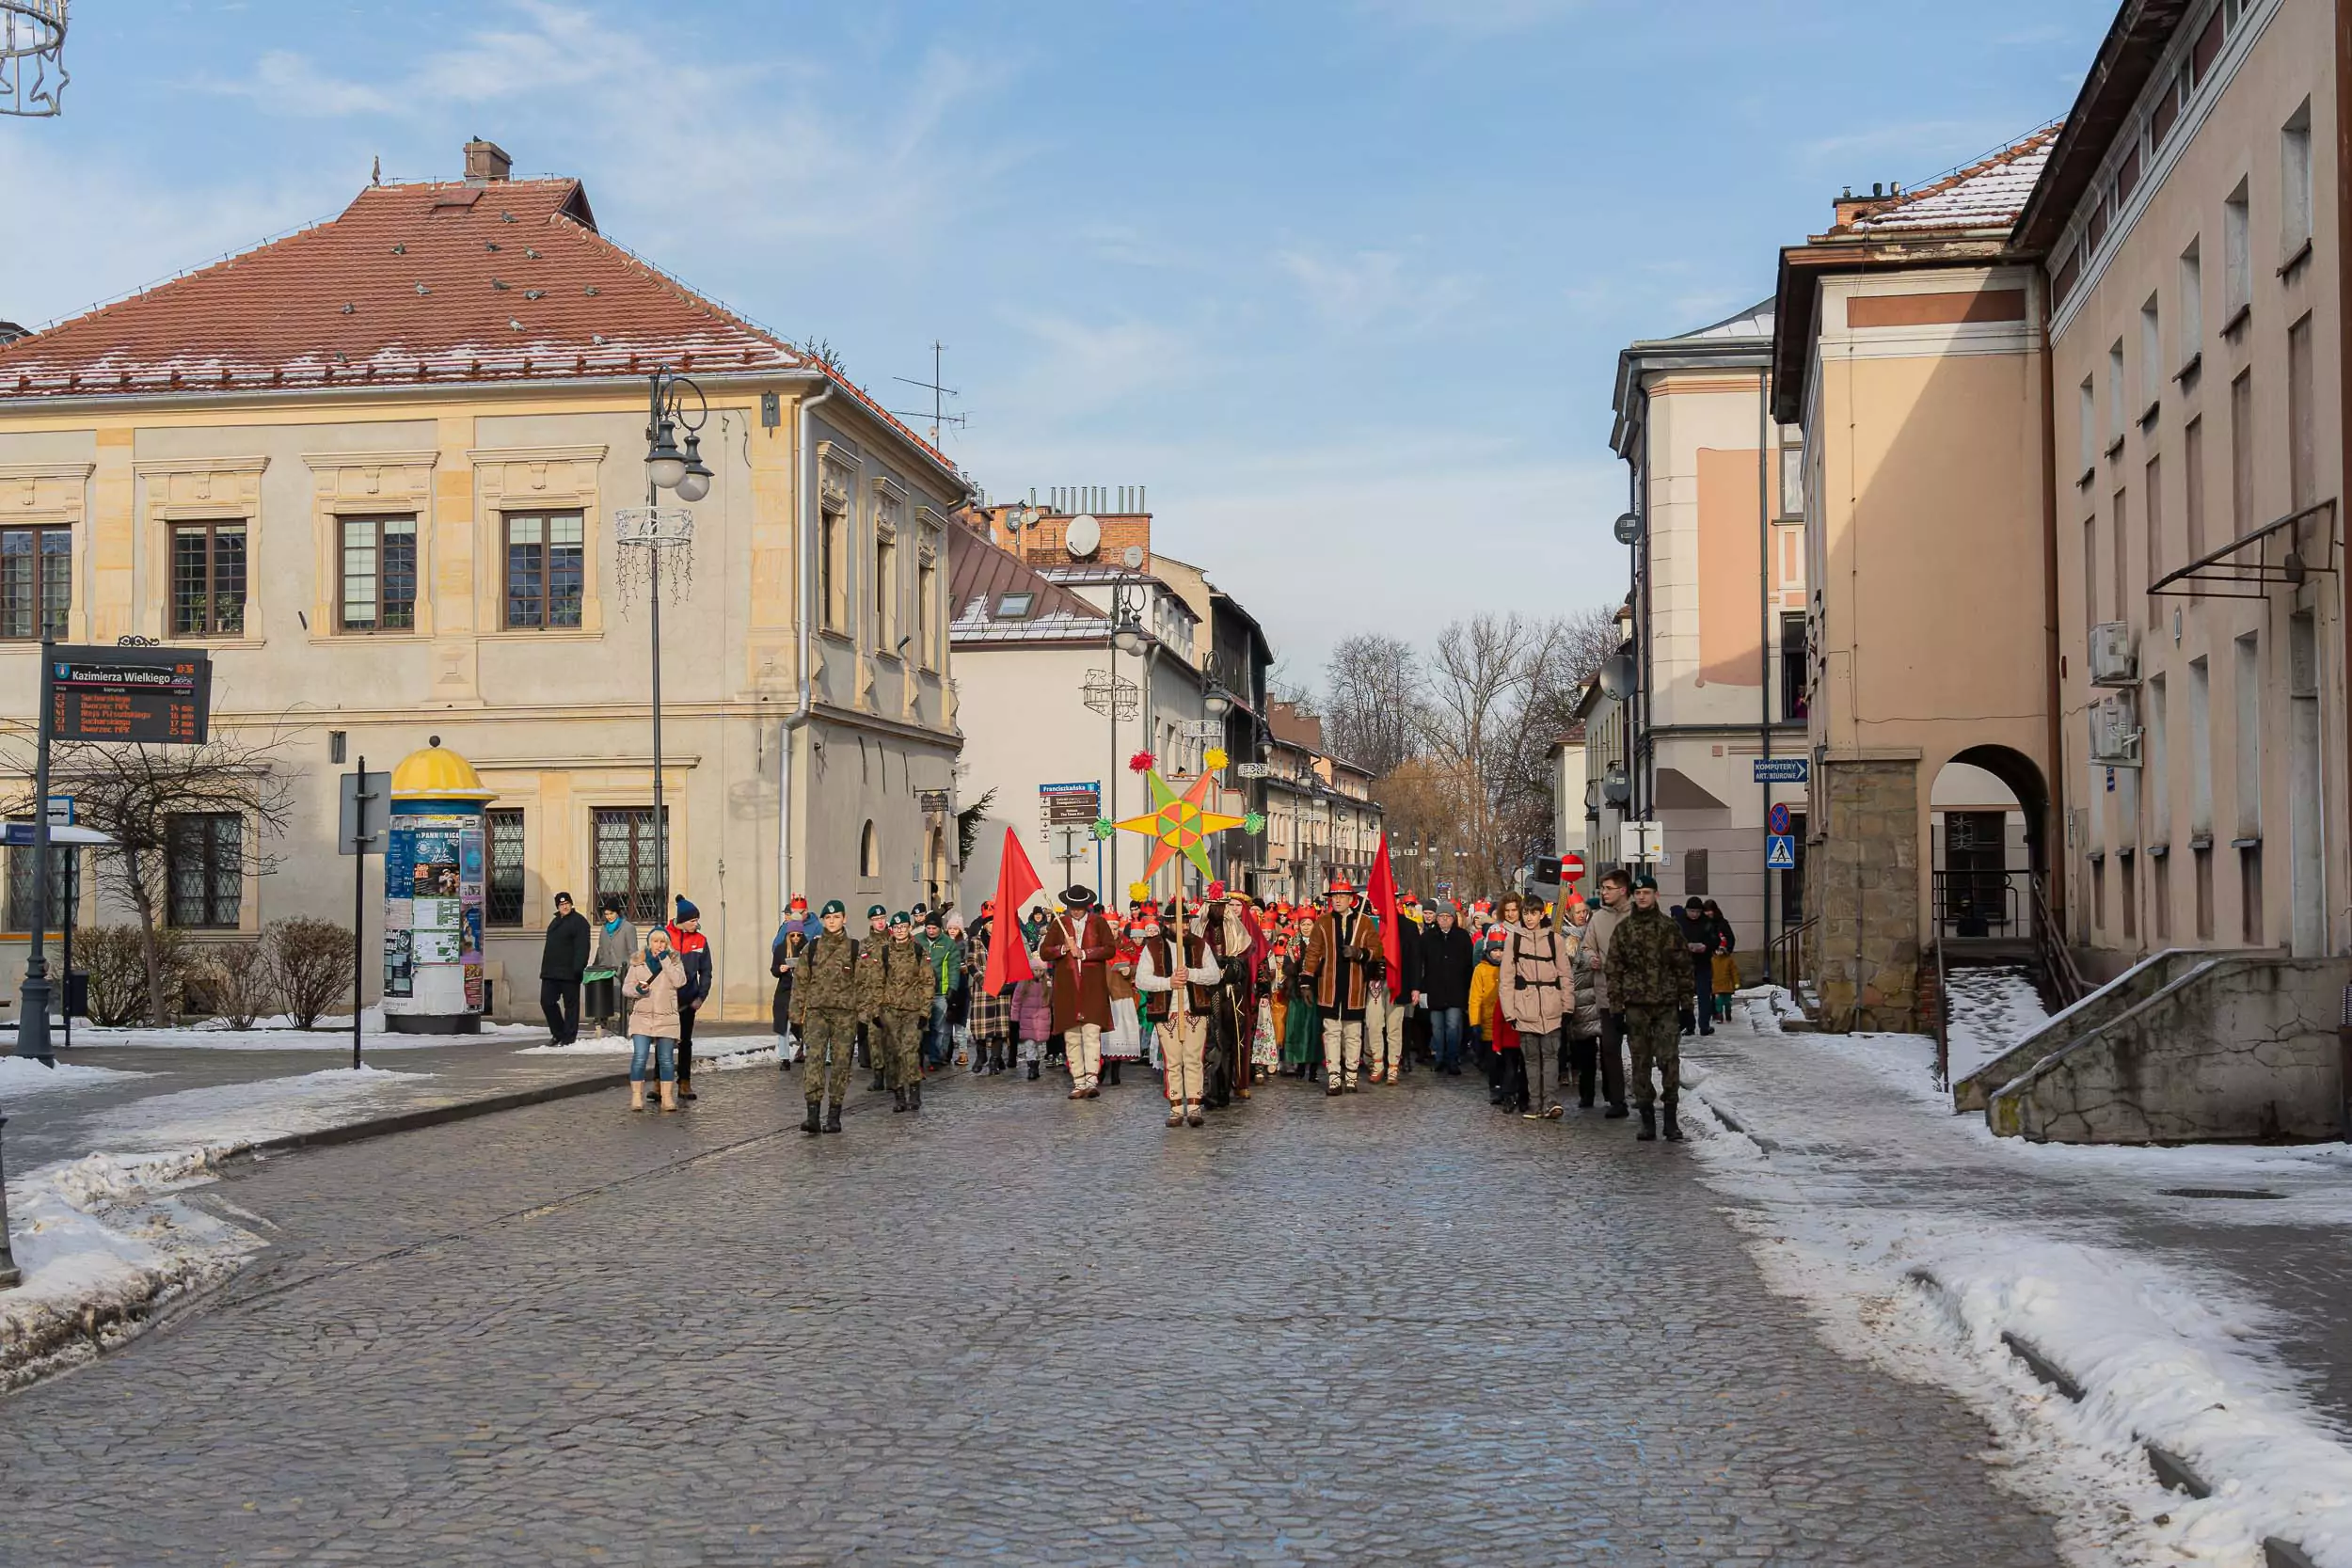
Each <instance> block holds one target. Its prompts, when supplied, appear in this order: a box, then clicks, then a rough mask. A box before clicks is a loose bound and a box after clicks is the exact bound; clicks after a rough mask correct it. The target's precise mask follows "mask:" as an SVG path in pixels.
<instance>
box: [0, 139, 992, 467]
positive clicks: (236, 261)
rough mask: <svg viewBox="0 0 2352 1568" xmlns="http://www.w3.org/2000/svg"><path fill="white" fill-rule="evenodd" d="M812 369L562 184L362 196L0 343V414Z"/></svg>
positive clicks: (475, 185) (439, 186)
mask: <svg viewBox="0 0 2352 1568" xmlns="http://www.w3.org/2000/svg"><path fill="white" fill-rule="evenodd" d="M657 366H667V367H668V368H670V369H672V370H675V371H679V372H685V373H688V374H692V373H695V372H701V373H703V374H706V375H707V374H713V373H718V372H727V371H748V372H760V371H809V370H814V371H818V372H821V373H822V374H824V375H825V376H826V377H828V378H829V379H831V380H832V381H833V382H834V384H835V385H837V386H838V387H839V388H841V389H842V390H843V391H845V392H846V393H848V394H849V395H850V397H851V398H853V399H855V400H856V401H857V402H858V403H859V404H862V405H863V406H864V407H865V408H866V409H867V410H868V411H869V412H870V413H872V414H873V415H874V417H875V418H876V419H878V420H882V422H884V423H886V424H888V425H890V426H891V427H892V428H893V429H894V430H896V431H897V432H898V434H899V435H900V436H903V437H904V438H905V439H906V440H908V441H909V442H911V443H912V444H913V445H914V446H915V447H916V448H917V449H918V450H920V451H924V452H925V453H927V454H929V455H930V457H931V458H932V459H933V460H934V461H936V462H937V463H938V464H939V465H940V466H941V467H943V468H946V469H947V470H948V471H950V472H953V471H954V467H955V466H954V465H953V464H952V463H950V462H948V461H947V459H946V457H945V456H944V455H942V454H941V453H939V452H938V451H936V450H935V449H933V448H932V447H931V446H930V444H929V443H928V442H926V441H924V440H922V439H921V438H920V437H919V436H915V435H914V432H913V431H911V430H909V429H908V428H907V427H906V426H905V425H904V424H903V423H901V422H900V421H898V420H896V419H894V418H892V417H891V415H890V414H889V413H888V411H887V410H885V409H884V408H882V405H881V404H878V403H876V402H875V401H874V400H873V399H872V398H871V397H869V396H867V395H866V392H865V391H864V390H863V389H861V388H858V387H856V386H854V385H852V384H851V383H850V381H849V380H848V379H847V378H846V377H843V376H842V375H840V374H839V373H838V372H834V370H833V369H832V368H831V367H830V366H825V365H822V364H820V363H819V362H818V361H817V360H816V359H814V358H812V357H810V356H805V355H803V354H802V353H801V352H800V351H799V350H798V349H796V348H794V347H793V345H792V344H790V343H788V342H787V341H784V340H783V339H782V338H779V337H777V336H776V335H775V334H773V333H771V332H769V331H767V330H766V329H764V328H762V327H760V326H758V325H755V324H753V323H751V322H749V321H747V320H745V319H744V318H743V317H741V316H739V315H738V314H736V313H735V312H733V311H730V310H728V309H725V308H724V307H723V306H720V305H717V304H714V303H713V302H711V301H710V300H707V299H705V298H703V297H702V296H701V295H699V294H697V293H693V292H692V291H691V290H690V289H688V288H686V287H685V286H684V285H683V284H681V283H679V282H678V281H677V280H676V279H675V278H673V277H669V276H668V275H667V274H665V273H663V272H661V271H660V269H659V268H657V267H655V266H653V265H651V264H649V263H647V262H645V261H641V260H640V259H639V258H637V257H636V256H633V255H631V254H630V253H629V252H628V251H627V250H625V249H623V248H622V247H621V246H619V245H615V244H613V243H612V241H611V240H608V239H606V238H605V237H604V236H603V235H602V234H600V233H598V232H597V230H596V217H595V214H593V213H591V212H590V210H589V207H588V197H587V192H586V191H585V190H584V189H583V188H582V187H581V185H580V182H579V181H577V180H560V179H558V180H498V181H487V182H468V181H450V182H421V183H414V184H392V185H371V186H369V187H367V188H366V189H364V190H362V191H361V192H360V193H359V195H358V198H356V199H355V200H354V201H353V202H352V203H351V205H350V206H349V207H347V208H345V209H344V210H343V212H342V214H341V215H340V216H337V217H335V218H332V219H329V220H328V221H326V222H325V223H321V224H317V225H314V226H313V227H311V228H309V229H305V230H301V231H299V232H298V233H294V234H291V235H288V236H286V237H285V238H283V239H278V240H272V241H270V242H268V243H267V244H264V245H260V246H257V247H256V248H254V249H252V250H248V251H246V252H245V253H244V254H242V255H239V256H233V257H230V258H229V259H228V260H227V261H217V262H215V263H214V264H213V265H211V266H208V267H204V268H201V269H199V270H198V271H195V272H191V273H187V274H184V275H183V276H181V277H175V278H173V279H171V280H170V281H169V282H167V283H162V284H158V285H157V286H155V287H154V288H151V289H148V290H145V291H142V292H141V293H136V294H134V295H132V296H131V297H129V298H127V299H122V300H118V301H116V302H115V303H113V304H111V305H105V306H101V307H99V308H98V309H94V310H91V311H89V312H87V314H85V315H81V316H76V317H73V318H72V319H70V320H68V321H65V322H62V323H59V324H58V325H56V326H52V327H50V328H48V329H46V330H45V331H41V332H37V333H34V334H32V335H31V336H29V337H25V338H20V339H18V340H16V341H14V342H10V343H8V344H6V345H0V400H11V399H24V398H40V397H60V396H81V397H87V396H93V395H104V394H107V393H140V392H145V393H152V392H159V391H172V390H195V391H202V390H222V391H230V390H234V391H246V392H250V391H252V390H254V389H256V388H270V387H280V386H282V387H291V388H318V387H365V386H377V387H384V386H405V385H417V384H424V383H450V382H463V381H517V380H527V381H544V380H561V379H565V378H571V377H586V376H596V377H611V376H615V375H635V374H641V373H645V372H651V371H652V370H653V369H654V368H655V367H657Z"/></svg>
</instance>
